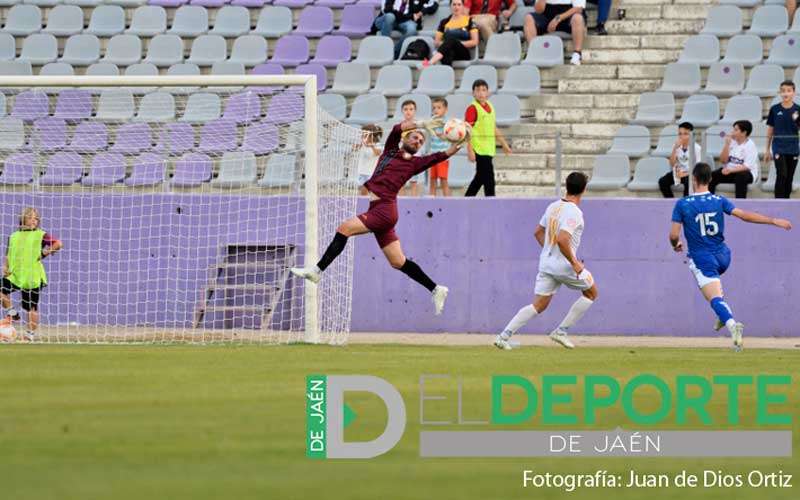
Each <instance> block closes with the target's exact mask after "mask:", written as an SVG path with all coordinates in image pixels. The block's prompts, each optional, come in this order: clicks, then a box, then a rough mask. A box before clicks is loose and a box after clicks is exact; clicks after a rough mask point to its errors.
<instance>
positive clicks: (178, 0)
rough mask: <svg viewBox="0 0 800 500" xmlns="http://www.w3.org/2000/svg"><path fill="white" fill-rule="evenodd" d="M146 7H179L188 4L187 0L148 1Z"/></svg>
mask: <svg viewBox="0 0 800 500" xmlns="http://www.w3.org/2000/svg"><path fill="white" fill-rule="evenodd" d="M147 3H148V5H159V6H161V7H180V6H181V5H185V4H187V3H189V0H149V1H148V2H147Z"/></svg>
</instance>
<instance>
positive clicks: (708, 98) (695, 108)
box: [678, 94, 719, 128]
mask: <svg viewBox="0 0 800 500" xmlns="http://www.w3.org/2000/svg"><path fill="white" fill-rule="evenodd" d="M718 121H719V99H717V97H716V96H713V95H705V94H700V95H693V96H689V98H688V99H687V100H686V103H684V105H683V114H682V115H681V118H680V120H678V122H679V123H680V122H689V123H691V124H692V125H694V126H695V127H696V128H697V127H699V128H705V127H710V126H711V125H713V124H715V123H717V122H718Z"/></svg>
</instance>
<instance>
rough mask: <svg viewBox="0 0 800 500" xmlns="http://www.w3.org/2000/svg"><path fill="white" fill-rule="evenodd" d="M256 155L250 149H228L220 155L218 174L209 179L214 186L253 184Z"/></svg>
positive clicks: (236, 186) (255, 174) (255, 173)
mask: <svg viewBox="0 0 800 500" xmlns="http://www.w3.org/2000/svg"><path fill="white" fill-rule="evenodd" d="M257 175H258V174H257V168H256V157H255V155H254V154H253V153H251V152H250V151H229V152H227V153H225V154H223V155H222V160H220V166H219V175H218V176H217V178H216V179H213V180H212V181H211V185H212V186H213V187H216V188H239V187H246V186H250V185H253V184H255V182H256V177H257Z"/></svg>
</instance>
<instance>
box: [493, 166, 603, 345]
mask: <svg viewBox="0 0 800 500" xmlns="http://www.w3.org/2000/svg"><path fill="white" fill-rule="evenodd" d="M588 180H589V179H588V178H587V177H586V175H585V174H583V173H581V172H572V173H571V174H569V175H568V176H567V182H566V185H567V196H566V197H565V198H563V199H561V200H558V201H554V202H553V203H551V204H550V205H549V206H548V207H547V210H546V211H545V213H544V215H543V216H542V218H541V220H540V221H539V225H538V226H537V227H536V231H535V233H534V236H535V237H536V241H537V242H538V243H539V245H540V246H541V247H542V253H541V255H540V257H539V274H538V275H537V276H536V286H535V289H534V295H535V297H534V299H533V303H532V304H529V305H527V306H525V307H523V308H522V309H520V310H519V311H517V314H516V315H515V316H514V317H513V318H512V319H511V321H510V322H509V323H508V325H506V327H505V328H504V329H503V332H502V333H501V334H500V335H498V336H497V339H495V341H494V345H495V346H496V347H498V348H500V349H511V344H510V343H509V339H510V338H511V336H512V335H514V334H515V333H516V332H517V330H519V329H520V328H522V326H524V325H525V323H527V322H528V321H530V320H531V318H533V317H534V316H536V315H538V314H541V313H543V312H544V311H545V309H547V306H549V305H550V300H551V299H552V298H553V295H554V294H555V293H556V291H557V290H558V289H559V287H560V286H561V285H566V287H567V288H570V289H572V290H579V291H580V292H581V293H582V296H581V297H580V298H579V299H578V300H577V301H575V303H574V304H572V307H571V308H570V310H569V312H568V313H567V315H566V316H565V317H564V320H563V321H562V322H561V324H560V325H558V328H556V329H555V330H553V332H552V333H550V339H551V340H553V341H554V342H557V343H559V344H561V345H562V346H564V347H566V348H567V349H572V348H574V347H575V345H574V344H573V343H572V341H570V340H569V338H568V337H567V332H568V331H569V329H570V328H571V327H572V325H574V324H575V323H577V322H578V320H580V319H581V318H582V317H583V315H584V314H585V313H586V311H588V310H589V307H591V305H592V304H593V303H594V301H595V300H596V299H597V287H596V286H595V284H594V279H593V278H592V274H591V273H590V272H589V271H588V270H587V269H586V266H584V265H583V262H581V261H579V260H578V257H577V256H576V253H577V251H578V247H579V246H580V244H581V235H582V234H583V212H581V209H580V208H578V205H579V204H580V202H581V196H582V195H583V193H584V191H585V190H586V184H587V182H588Z"/></svg>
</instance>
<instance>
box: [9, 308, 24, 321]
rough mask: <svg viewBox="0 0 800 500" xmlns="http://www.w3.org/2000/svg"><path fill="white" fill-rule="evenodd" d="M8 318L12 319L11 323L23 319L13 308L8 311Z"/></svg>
mask: <svg viewBox="0 0 800 500" xmlns="http://www.w3.org/2000/svg"><path fill="white" fill-rule="evenodd" d="M6 317H7V318H11V321H19V320H20V319H21V318H20V315H19V312H17V310H16V309H14V308H13V307H12V308H11V309H6Z"/></svg>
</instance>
